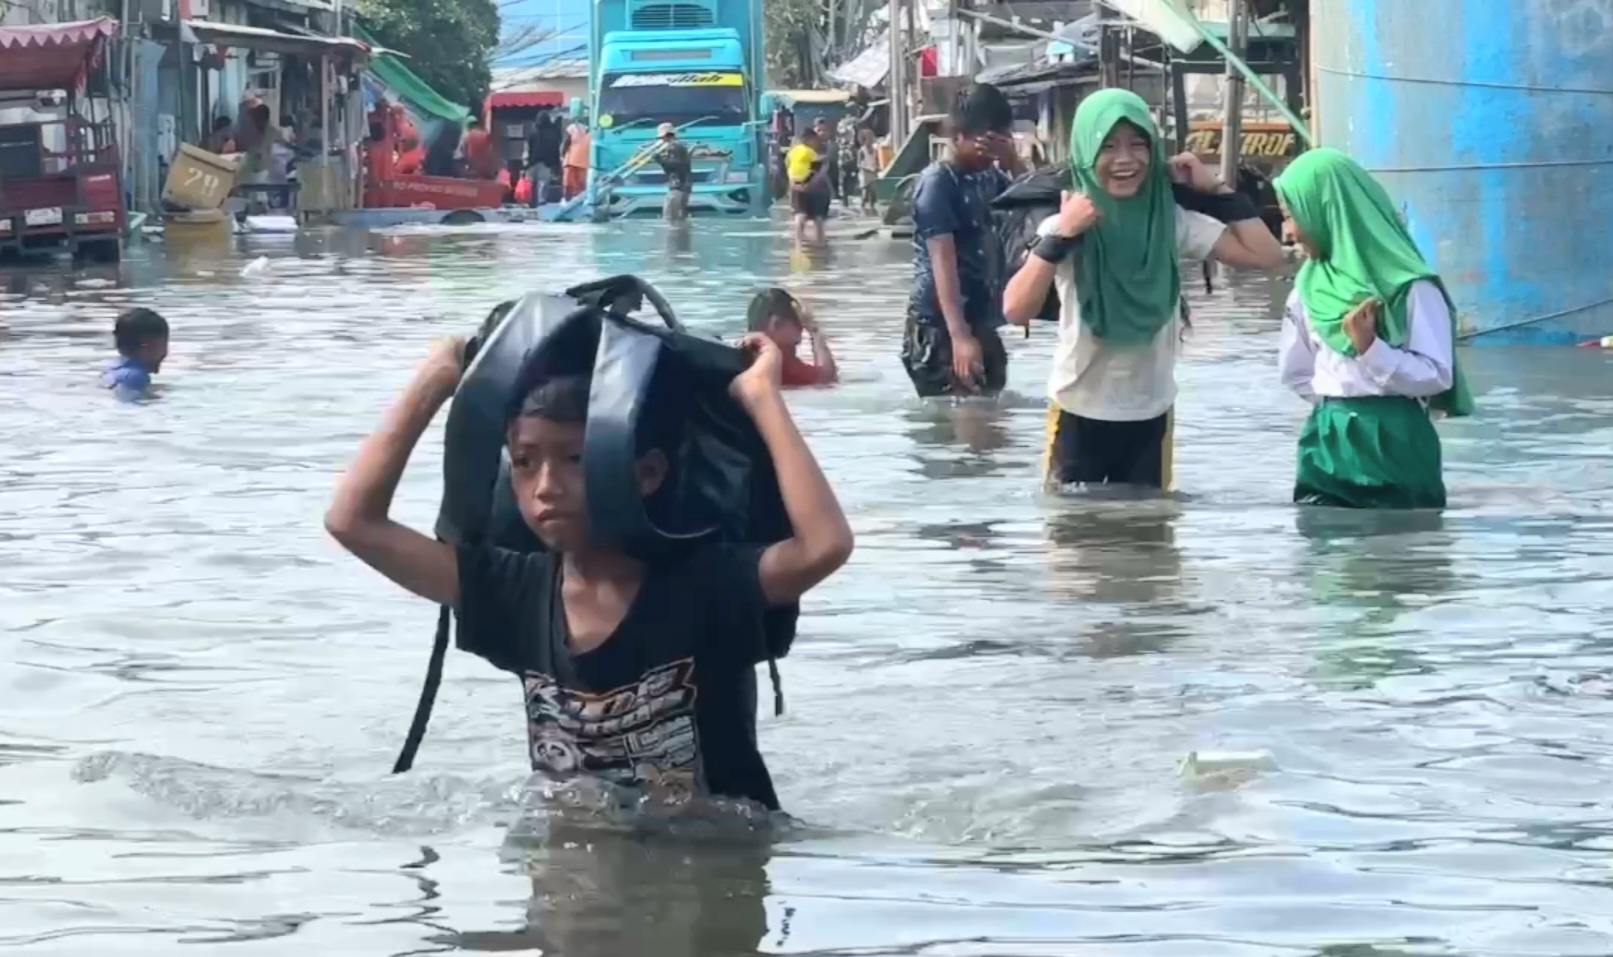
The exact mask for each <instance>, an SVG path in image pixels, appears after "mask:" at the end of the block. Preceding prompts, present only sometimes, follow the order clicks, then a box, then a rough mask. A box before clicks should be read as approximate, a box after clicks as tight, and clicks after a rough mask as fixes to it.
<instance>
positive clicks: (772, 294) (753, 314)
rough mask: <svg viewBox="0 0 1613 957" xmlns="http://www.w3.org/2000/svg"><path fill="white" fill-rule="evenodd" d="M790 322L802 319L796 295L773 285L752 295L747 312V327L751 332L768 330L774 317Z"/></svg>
mask: <svg viewBox="0 0 1613 957" xmlns="http://www.w3.org/2000/svg"><path fill="white" fill-rule="evenodd" d="M774 316H778V317H780V318H783V319H788V320H789V321H790V322H795V323H799V322H800V321H801V309H800V307H799V306H797V305H796V302H795V297H794V296H792V295H790V293H789V292H788V291H787V290H784V289H780V288H779V287H777V286H772V287H769V288H767V289H763V290H762V291H761V292H759V293H757V294H756V295H754V296H752V297H751V301H750V308H749V309H747V310H746V312H745V329H746V330H747V331H749V332H766V331H767V327H768V325H769V324H771V323H772V321H773V317H774Z"/></svg>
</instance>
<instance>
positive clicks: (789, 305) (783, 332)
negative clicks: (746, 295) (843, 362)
mask: <svg viewBox="0 0 1613 957" xmlns="http://www.w3.org/2000/svg"><path fill="white" fill-rule="evenodd" d="M746 328H747V330H748V331H749V332H751V333H753V334H760V335H764V336H766V337H767V338H769V339H771V340H772V341H773V344H774V345H776V346H778V349H779V354H780V356H781V365H782V367H781V369H780V373H781V378H782V381H783V385H784V387H785V388H791V387H795V386H805V385H829V384H830V383H833V382H835V381H837V380H838V379H839V378H840V370H839V369H838V368H836V366H835V357H834V353H832V352H830V351H829V342H828V340H827V339H826V338H824V335H823V333H822V332H820V331H819V330H818V323H817V320H816V319H815V318H814V317H813V315H812V307H811V306H809V305H807V304H806V303H805V302H803V301H801V300H800V299H797V298H796V297H795V296H793V295H791V294H790V292H789V291H788V290H785V289H780V288H778V287H777V286H774V287H772V288H770V289H764V290H762V291H761V292H759V293H757V294H756V295H755V296H754V297H753V298H752V299H751V302H750V309H749V310H747V314H746ZM803 333H805V334H807V335H810V336H811V337H812V361H811V362H803V361H802V360H801V359H800V358H798V357H797V356H796V351H797V350H798V349H799V348H800V346H801V339H802V334H803Z"/></svg>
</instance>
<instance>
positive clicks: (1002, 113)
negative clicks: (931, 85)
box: [951, 83, 1014, 136]
mask: <svg viewBox="0 0 1613 957" xmlns="http://www.w3.org/2000/svg"><path fill="white" fill-rule="evenodd" d="M951 121H952V132H953V135H956V136H974V135H978V134H981V133H1007V132H1009V131H1010V130H1012V129H1013V128H1014V108H1013V107H1012V106H1011V105H1010V104H1009V102H1008V97H1006V96H1004V95H1003V91H1002V90H999V89H997V88H996V87H994V86H992V85H991V84H990V83H976V84H974V85H973V86H971V87H969V89H967V90H965V91H964V93H963V95H962V96H961V97H959V98H958V103H957V106H955V107H953V109H952V117H951Z"/></svg>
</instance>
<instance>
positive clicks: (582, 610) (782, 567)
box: [325, 336, 852, 810]
mask: <svg viewBox="0 0 1613 957" xmlns="http://www.w3.org/2000/svg"><path fill="white" fill-rule="evenodd" d="M744 346H745V348H746V349H747V350H748V351H750V352H752V353H753V354H754V359H753V362H752V364H751V365H750V367H749V368H748V369H747V370H746V371H745V372H743V373H742V374H741V375H739V376H738V377H737V378H735V379H734V381H733V384H732V386H731V388H730V391H731V393H732V394H733V396H734V398H735V399H736V400H737V401H738V402H739V403H740V404H741V405H742V406H743V407H744V408H745V410H746V411H747V412H748V413H749V415H750V417H751V419H752V421H753V422H754V423H755V425H756V428H757V431H758V432H759V433H760V434H761V437H762V440H763V442H764V443H765V444H766V446H767V450H768V453H769V454H770V455H771V456H772V460H773V466H774V468H775V470H776V471H777V474H778V478H779V487H780V491H781V493H782V496H783V500H784V507H785V511H786V512H787V513H788V516H789V520H790V524H791V526H792V527H793V528H794V529H795V534H794V536H793V537H792V538H789V539H787V540H785V541H782V542H777V543H775V544H771V545H765V546H764V545H726V544H712V545H706V546H702V547H698V548H696V549H695V550H694V551H692V552H689V553H683V554H680V555H679V556H677V557H674V558H669V559H667V560H665V561H659V562H652V563H646V562H643V561H640V560H638V559H635V558H633V557H631V556H629V555H627V554H626V553H624V552H623V551H621V550H620V549H619V548H617V547H616V546H615V545H613V544H611V543H607V542H602V541H597V540H595V538H594V537H593V536H592V535H591V534H590V531H589V521H588V503H587V500H586V497H585V484H586V483H585V476H584V472H583V435H584V430H585V424H586V421H587V414H588V394H589V387H590V381H589V379H588V378H587V377H585V376H561V377H556V378H553V379H550V380H548V381H547V382H544V383H542V384H540V385H539V386H537V387H536V388H534V389H533V390H532V391H531V392H530V393H529V394H528V395H527V396H526V397H525V399H524V401H523V402H522V404H521V405H520V407H519V411H518V412H516V413H515V414H514V416H513V417H512V418H511V419H510V422H509V426H508V431H507V435H506V441H507V444H508V445H507V447H508V451H509V459H510V478H511V484H512V486H513V489H514V494H515V499H516V502H517V504H518V506H519V508H520V511H521V517H522V518H523V519H524V520H525V521H526V523H527V525H528V526H529V527H530V528H531V529H532V531H533V532H534V533H535V534H536V535H537V537H538V538H539V539H541V540H542V542H543V544H544V545H545V546H546V547H547V549H548V551H544V552H536V553H525V552H513V551H507V550H504V549H500V548H496V547H492V546H488V545H465V546H460V547H458V548H455V547H454V546H452V545H448V544H446V543H443V542H440V541H437V540H435V539H433V538H430V537H428V536H426V535H422V534H421V533H419V532H417V531H414V530H413V529H410V528H406V527H405V526H403V525H400V524H398V523H397V522H396V521H394V520H393V519H392V518H391V516H390V515H389V514H388V512H389V509H390V506H391V502H392V496H393V493H394V491H395V490H396V489H397V485H398V480H399V479H400V478H401V477H402V475H403V469H404V466H405V464H406V463H407V462H408V458H409V454H410V452H411V451H412V450H413V449H414V446H415V443H416V442H418V441H419V439H420V435H421V434H422V433H423V432H424V431H425V429H426V427H427V425H428V424H430V422H431V419H432V417H433V416H434V415H435V414H436V412H437V410H438V409H439V408H441V407H442V405H443V404H444V403H445V402H447V401H448V399H449V397H450V396H452V395H453V394H454V391H455V389H456V387H457V386H458V384H459V380H460V376H461V375H462V373H463V369H462V363H463V349H464V346H463V343H462V342H458V341H449V342H446V343H443V344H439V345H438V346H437V347H436V348H435V349H433V351H432V353H431V355H430V357H429V358H428V359H427V360H426V362H425V363H424V365H422V366H421V368H420V370H419V371H418V372H417V373H416V375H415V377H414V380H413V381H412V382H411V383H410V384H409V386H408V387H407V388H406V389H405V391H404V393H403V395H402V397H401V398H399V399H398V401H397V403H396V404H395V405H394V406H393V408H392V409H391V411H389V412H388V413H387V415H386V418H385V419H384V420H383V422H382V425H381V428H380V429H379V430H378V431H377V432H376V433H375V434H373V435H371V436H370V437H369V438H368V439H366V440H365V442H364V444H363V446H362V447H361V448H360V449H359V453H358V457H357V458H356V459H355V460H354V461H353V464H352V465H351V466H350V467H349V469H348V471H347V474H346V475H344V476H343V477H342V479H341V481H340V483H339V484H338V486H337V490H336V495H335V499H334V501H333V502H332V504H331V506H330V510H329V512H328V513H327V514H326V518H325V524H326V527H327V528H328V529H329V531H330V533H331V535H332V536H334V537H335V538H336V540H337V541H339V542H340V543H341V544H342V545H343V546H344V547H345V548H347V550H348V551H350V552H352V553H353V554H354V555H357V556H358V557H359V558H360V559H362V560H363V561H364V562H365V563H366V564H368V565H370V566H371V567H373V568H375V569H376V570H377V571H379V572H381V573H382V574H383V575H385V576H386V577H388V578H390V579H392V581H394V582H396V583H397V584H399V585H401V586H403V587H404V588H406V589H408V590H409V591H412V592H414V593H415V594H417V595H420V596H421V597H423V598H428V599H430V600H431V601H434V602H437V603H439V604H446V605H452V606H453V607H454V609H455V612H456V613H457V615H458V618H459V639H458V641H459V646H460V648H462V649H464V650H466V651H469V652H471V653H473V654H476V655H479V656H481V657H483V658H485V659H487V661H489V662H490V663H492V664H493V665H494V666H495V667H498V668H500V669H503V670H505V671H509V672H512V673H514V674H516V675H519V676H520V677H521V680H522V683H523V685H524V686H525V692H526V693H525V700H526V718H527V729H528V741H529V748H530V756H531V762H532V768H533V770H534V771H538V772H542V773H545V774H547V775H549V776H550V777H553V778H556V779H562V780H563V779H568V778H576V777H593V778H598V779H602V780H604V781H606V782H609V783H611V784H615V785H621V786H626V787H630V788H633V789H635V791H639V792H642V793H643V794H644V795H645V796H646V797H647V798H648V799H649V800H651V801H652V802H654V803H656V804H677V803H681V802H682V801H683V800H685V799H687V798H689V797H699V796H715V797H724V798H734V799H743V800H747V801H753V802H755V803H757V804H759V805H761V806H763V807H766V808H768V809H769V810H773V809H777V808H778V806H779V803H778V797H777V795H776V794H775V793H774V790H773V782H772V779H771V778H770V776H769V775H768V772H767V766H766V764H765V763H764V762H763V760H762V756H761V754H760V752H759V751H758V750H757V747H756V665H758V664H759V663H762V662H769V663H771V658H770V657H769V652H768V648H767V644H766V640H765V635H764V629H763V622H762V616H763V612H764V611H766V610H767V609H768V608H769V607H772V606H780V605H788V604H791V603H794V602H795V601H797V600H798V599H799V598H800V597H801V596H802V595H804V594H806V592H807V591H809V590H810V589H811V588H812V587H813V586H815V585H817V584H818V583H819V582H821V581H823V580H824V579H825V578H827V577H828V576H829V575H830V574H831V573H832V572H834V571H835V569H837V568H839V567H840V566H841V565H843V564H844V563H845V561H846V559H847V557H848V556H849V555H850V554H851V548H852V537H851V529H850V528H849V527H848V526H847V524H846V518H845V515H843V514H842V513H841V511H840V505H839V503H838V502H837V501H836V500H835V496H834V492H833V491H832V490H831V489H830V488H829V483H828V482H827V481H826V480H825V479H824V476H823V472H822V471H821V470H820V469H819V468H818V463H817V461H816V459H814V458H813V456H812V452H811V450H810V449H808V448H807V445H806V443H805V441H803V440H802V438H801V434H800V433H799V432H798V431H797V430H796V427H795V423H794V422H793V421H792V420H791V418H790V413H789V410H788V409H787V408H786V407H785V405H784V399H783V397H782V396H781V394H780V391H779V378H780V367H781V364H782V363H781V356H780V355H779V351H778V348H777V347H776V346H774V345H773V343H772V342H771V341H770V340H768V339H767V338H766V337H765V336H747V337H746V338H745V340H744ZM663 405H664V403H663ZM680 427H681V423H678V422H672V421H669V419H668V417H667V416H665V415H662V416H660V421H659V422H657V421H651V422H648V423H646V422H644V421H641V422H640V424H639V435H638V446H639V449H638V451H639V458H638V460H637V463H636V467H635V468H636V478H637V482H638V487H639V489H640V491H641V492H642V494H643V495H644V496H646V497H649V496H653V495H654V494H655V493H656V491H657V490H658V489H659V488H660V486H661V483H662V481H663V480H664V479H665V477H666V475H667V467H668V454H669V452H670V451H672V450H673V449H675V448H676V447H677V444H678V443H677V436H676V433H677V432H678V431H680Z"/></svg>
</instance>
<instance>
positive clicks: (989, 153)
mask: <svg viewBox="0 0 1613 957" xmlns="http://www.w3.org/2000/svg"><path fill="white" fill-rule="evenodd" d="M950 122H951V126H952V156H951V157H950V158H949V159H944V160H940V161H937V162H935V163H931V164H930V165H929V167H928V168H927V169H925V170H924V172H923V173H921V174H919V181H918V186H917V187H916V188H915V189H914V191H913V295H912V298H911V299H910V300H909V301H908V307H907V328H906V330H905V332H904V334H903V336H902V365H903V366H904V367H906V369H907V376H908V378H909V379H911V380H913V388H914V389H915V390H916V391H917V392H918V394H919V395H920V396H921V397H923V398H929V397H932V396H941V395H954V396H963V395H995V394H997V393H998V392H1001V391H1002V390H1003V386H1005V385H1007V383H1008V352H1007V350H1006V349H1004V348H1003V341H1002V338H1001V337H1000V336H999V335H998V334H997V327H998V326H1001V325H1002V324H1003V310H1002V298H1001V292H1002V258H1003V257H1002V249H1001V245H1000V244H999V243H998V241H997V234H996V232H995V231H993V229H992V226H991V201H992V200H994V199H996V198H997V196H998V194H1000V193H1001V192H1002V191H1003V190H1004V189H1006V188H1008V182H1009V177H1010V176H1012V175H1017V174H1018V173H1019V172H1020V167H1021V164H1020V161H1019V156H1018V154H1017V153H1015V152H1014V139H1013V135H1012V131H1013V126H1014V114H1013V110H1012V108H1010V106H1009V104H1008V99H1007V97H1005V96H1003V94H1002V92H1001V91H1000V90H998V89H997V88H996V87H994V86H991V85H989V84H985V83H981V84H977V85H976V86H974V87H972V88H971V89H970V90H969V92H968V93H967V94H965V96H964V97H963V99H962V100H961V101H960V102H959V104H958V107H957V109H956V110H955V111H954V113H953V115H952V117H951V120H950ZM998 164H1001V168H1000V169H999V168H998ZM1005 170H1006V172H1005Z"/></svg>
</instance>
